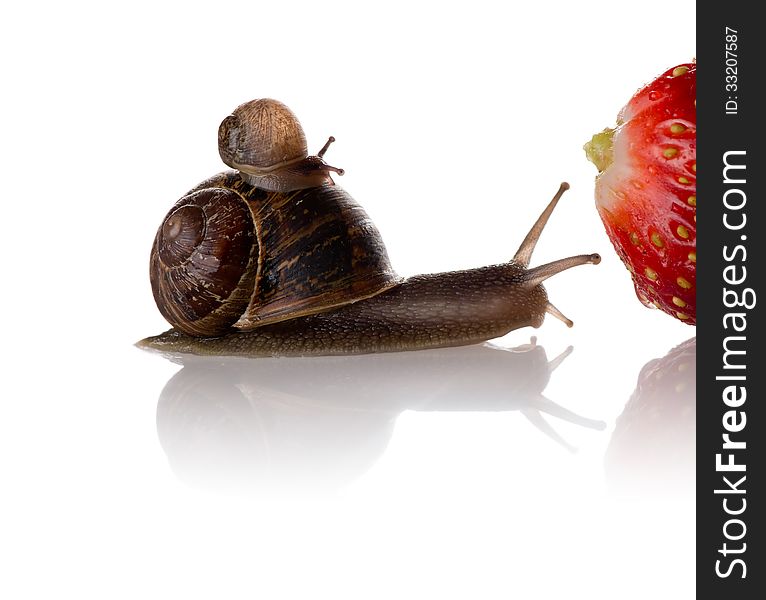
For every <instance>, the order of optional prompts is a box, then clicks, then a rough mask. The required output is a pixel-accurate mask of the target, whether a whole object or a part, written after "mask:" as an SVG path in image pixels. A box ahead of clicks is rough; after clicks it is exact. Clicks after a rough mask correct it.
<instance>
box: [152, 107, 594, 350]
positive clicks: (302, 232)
mask: <svg viewBox="0 0 766 600" xmlns="http://www.w3.org/2000/svg"><path fill="white" fill-rule="evenodd" d="M272 102H273V103H275V104H274V106H275V108H274V110H273V111H272V112H273V113H275V114H276V116H274V114H272V113H270V112H269V111H268V110H266V109H265V108H264V107H263V106H262V104H264V103H265V104H269V103H272ZM251 104H258V106H257V107H256V108H257V110H256V109H253V107H252V106H249V105H251ZM243 107H245V108H244V109H243ZM243 107H240V108H238V109H237V110H236V111H235V113H234V118H233V119H232V117H227V119H225V120H224V122H223V123H222V124H221V128H220V129H219V150H220V152H221V156H222V158H223V159H224V162H227V164H230V165H235V166H236V168H237V169H238V170H237V171H227V172H224V173H220V174H218V175H216V176H214V177H211V178H210V179H208V180H206V181H204V182H203V183H201V184H200V185H198V186H197V187H195V188H194V189H192V190H190V191H189V192H188V193H187V194H186V195H185V196H184V197H183V198H181V200H179V201H178V202H177V203H176V205H175V206H174V207H173V208H172V209H171V211H170V212H169V213H168V216H167V217H166V218H165V220H164V221H163V223H162V225H161V226H160V228H159V230H158V232H157V236H156V238H155V242H154V246H153V248H152V253H151V260H150V278H151V283H152V291H153V293H154V297H155V301H156V302H157V306H158V307H159V309H160V312H161V313H162V314H163V316H164V317H165V318H166V319H167V320H168V321H169V322H170V323H171V324H172V325H173V329H171V330H170V331H168V332H165V333H163V334H161V335H159V336H156V337H152V338H147V339H146V340H143V341H142V342H140V343H139V345H141V346H143V347H149V348H154V349H158V350H163V351H167V352H183V353H192V354H211V355H241V356H304V355H337V354H363V353H372V352H390V351H399V350H417V349H425V348H438V347H447V346H460V345H467V344H474V343H479V342H482V341H486V340H489V339H492V338H496V337H500V336H502V335H505V334H506V333H508V332H509V331H511V330H514V329H518V328H520V327H526V326H531V327H539V326H540V325H541V324H542V322H543V320H544V317H545V315H546V313H547V314H552V315H554V316H556V317H557V318H559V319H561V320H562V321H564V322H565V323H567V325H570V326H571V324H572V323H571V321H569V319H567V318H566V317H564V316H563V315H562V314H561V313H560V312H559V311H558V310H557V309H556V308H555V307H554V306H553V305H552V304H551V303H550V302H549V301H548V297H547V293H546V291H545V289H544V287H543V285H542V283H543V281H545V280H546V279H547V278H549V277H551V276H552V275H555V274H556V273H559V272H561V271H564V270H566V269H569V268H571V267H574V266H577V265H581V264H587V263H591V264H595V263H598V262H599V260H600V258H599V256H598V255H597V254H583V255H578V256H572V257H569V258H565V259H561V260H558V261H554V262H552V263H549V264H547V265H543V266H539V267H535V268H529V261H530V258H531V255H532V251H533V250H534V247H535V245H536V243H537V240H538V238H539V237H540V234H541V232H542V230H543V228H544V226H545V224H546V222H547V220H548V218H549V217H550V215H551V213H552V211H553V209H554V207H555V206H556V204H557V202H558V201H559V199H560V198H561V195H562V194H563V192H564V191H565V190H566V189H568V185H567V184H562V185H561V187H560V189H559V191H558V192H557V193H556V195H555V196H554V197H553V199H552V200H551V202H550V203H549V205H548V206H547V207H546V209H545V210H544V211H543V213H542V214H541V216H540V217H539V219H538V220H537V222H536V223H535V225H534V226H533V227H532V229H531V231H530V232H529V234H528V235H527V236H526V238H525V239H524V241H523V242H522V244H521V246H520V247H519V249H518V251H517V252H516V254H515V256H514V258H513V259H512V260H510V261H509V262H507V263H502V264H499V265H494V266H487V267H481V268H477V269H470V270H463V271H452V272H446V273H436V274H428V275H418V276H414V277H410V278H407V279H403V278H400V277H398V276H397V275H396V273H395V271H394V270H393V268H392V267H391V265H390V262H389V258H388V254H387V252H386V249H385V245H384V243H383V240H382V238H381V236H380V234H379V232H378V230H377V228H376V227H375V225H374V223H372V221H371V220H370V218H369V216H367V214H366V213H365V211H364V210H363V209H362V208H361V206H359V205H358V204H357V203H356V202H355V201H354V200H353V198H351V196H350V195H349V194H348V193H346V192H345V191H344V190H342V189H341V188H340V187H339V186H336V185H335V184H334V182H333V181H332V179H331V177H330V173H332V172H334V173H338V174H342V170H340V169H337V168H335V167H330V166H328V165H326V163H324V160H323V157H322V155H323V154H324V151H325V150H326V149H327V147H328V145H329V143H330V142H329V141H328V144H326V145H325V147H324V148H322V151H321V152H320V153H319V154H318V155H317V156H314V157H308V156H304V157H303V158H301V157H300V156H294V155H300V154H302V153H303V151H304V150H303V149H304V148H305V136H303V132H302V129H301V128H300V124H297V120H295V124H284V123H282V121H281V119H283V118H286V117H285V115H286V114H287V113H285V110H283V108H284V109H286V107H284V105H282V104H281V103H276V101H269V100H258V101H254V102H253V103H247V104H246V105H243ZM287 110H288V112H289V109H287ZM253 115H256V117H257V119H260V121H259V128H260V129H265V130H268V131H269V135H266V136H265V137H266V138H267V142H266V143H263V144H261V146H260V147H261V150H263V148H266V149H267V150H269V152H267V154H269V156H270V158H269V160H270V161H272V162H273V161H278V164H277V166H276V167H275V168H273V169H272V170H269V169H270V167H269V165H268V164H266V165H265V167H263V166H262V164H263V163H264V161H263V160H261V158H259V157H260V154H259V153H256V152H251V149H252V147H254V146H256V145H257V144H256V143H255V141H254V140H255V139H256V138H257V137H258V136H253V135H252V133H251V130H253V131H254V130H256V129H258V128H255V127H250V126H248V125H247V122H248V120H249V119H252V118H254V117H253ZM264 115H266V116H265V117H264ZM289 115H292V113H289ZM289 115H288V116H289ZM293 117H294V116H293ZM262 121H266V122H272V121H275V122H277V123H282V124H281V125H278V126H277V127H276V129H279V131H282V132H283V133H286V134H287V135H288V137H289V136H292V137H293V138H296V137H297V138H298V141H297V142H295V140H293V141H292V142H285V143H284V148H285V150H280V149H277V150H275V149H274V145H275V144H278V143H281V142H278V140H276V137H279V136H276V137H275V136H274V135H272V134H273V131H271V130H269V129H268V127H266V126H264V125H263V123H262ZM296 124H297V125H296ZM269 136H271V137H269ZM260 138H264V135H261V136H260ZM301 138H302V139H303V141H301ZM332 139H333V138H330V141H332ZM295 148H297V149H298V150H297V151H294V149H295ZM231 157H236V160H234V159H232V158H231ZM245 162H246V163H247V164H245ZM254 162H259V165H258V167H257V168H255V167H251V166H250V163H254ZM266 162H268V161H266ZM264 169H265V170H264ZM270 174H271V175H270ZM274 174H276V176H273V175H274ZM264 181H265V182H266V183H265V184H264ZM316 181H319V183H318V184H316V185H314V183H316ZM309 184H311V185H309ZM275 188H278V189H275Z"/></svg>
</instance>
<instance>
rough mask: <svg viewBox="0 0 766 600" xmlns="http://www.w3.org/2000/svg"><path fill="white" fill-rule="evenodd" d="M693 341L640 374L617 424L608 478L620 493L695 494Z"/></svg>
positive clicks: (610, 448) (695, 429)
mask: <svg viewBox="0 0 766 600" xmlns="http://www.w3.org/2000/svg"><path fill="white" fill-rule="evenodd" d="M696 360H697V339H696V338H691V339H690V340H687V341H685V342H684V343H683V344H680V345H678V346H676V347H675V348H673V349H672V350H671V351H670V352H668V354H667V355H666V356H664V357H663V358H660V359H657V358H656V359H653V360H650V361H649V362H648V363H646V364H645V365H644V367H643V368H642V369H641V373H640V374H639V376H638V382H637V384H636V389H635V391H634V392H633V394H632V395H631V397H630V400H628V403H627V404H626V405H625V409H624V410H623V412H622V414H621V415H620V417H619V418H618V419H617V424H616V426H615V430H614V433H613V434H612V440H611V442H610V444H609V448H608V450H607V453H606V465H605V466H606V477H607V481H608V483H609V485H610V487H611V488H612V489H613V490H614V491H615V492H618V493H625V494H629V495H633V494H638V495H643V494H646V493H647V492H655V491H656V492H660V493H663V494H666V493H669V492H672V493H683V494H685V493H694V489H695V486H694V482H695V474H696V468H695V457H696V454H695V452H696V432H697V427H696V424H697V419H696V416H697V382H696V376H697V364H696Z"/></svg>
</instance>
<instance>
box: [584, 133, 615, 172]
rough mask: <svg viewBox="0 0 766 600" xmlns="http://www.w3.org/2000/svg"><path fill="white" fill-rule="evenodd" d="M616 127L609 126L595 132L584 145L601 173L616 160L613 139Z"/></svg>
mask: <svg viewBox="0 0 766 600" xmlns="http://www.w3.org/2000/svg"><path fill="white" fill-rule="evenodd" d="M614 132H615V130H614V129H610V128H609V127H607V128H606V129H604V131H601V132H599V133H597V134H595V135H594V136H593V137H592V138H591V140H590V141H589V142H588V143H586V144H585V146H583V149H584V150H585V156H587V157H588V160H589V161H590V162H592V163H593V164H594V165H596V168H597V169H598V172H599V173H603V172H604V171H606V169H607V168H608V167H609V165H611V164H612V160H614V151H613V139H614Z"/></svg>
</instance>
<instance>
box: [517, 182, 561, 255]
mask: <svg viewBox="0 0 766 600" xmlns="http://www.w3.org/2000/svg"><path fill="white" fill-rule="evenodd" d="M568 189H569V184H568V183H567V182H566V181H564V182H562V183H561V185H560V186H559V189H558V191H557V192H556V194H555V195H554V196H553V199H552V200H551V201H550V202H549V203H548V206H546V207H545V210H544V211H543V212H542V214H541V215H540V216H539V217H538V218H537V221H535V224H534V225H532V229H530V230H529V233H528V234H527V237H525V238H524V241H523V242H521V246H519V249H518V250H516V254H514V256H513V261H514V262H516V263H518V264H519V265H521V266H522V267H528V266H529V260H530V259H531V258H532V252H534V250H535V246H536V245H537V242H538V240H539V239H540V234H541V233H542V232H543V229H544V228H545V225H546V223H548V219H549V218H550V216H551V214H552V213H553V209H554V208H556V205H557V204H558V202H559V200H560V199H561V196H563V195H564V192H566V191H567V190H568Z"/></svg>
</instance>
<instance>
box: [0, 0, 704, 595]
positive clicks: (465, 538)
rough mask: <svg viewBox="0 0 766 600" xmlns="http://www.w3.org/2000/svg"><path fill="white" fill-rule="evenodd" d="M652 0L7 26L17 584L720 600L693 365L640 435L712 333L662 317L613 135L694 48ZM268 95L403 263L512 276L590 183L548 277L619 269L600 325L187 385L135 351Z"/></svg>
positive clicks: (412, 268) (154, 591)
mask: <svg viewBox="0 0 766 600" xmlns="http://www.w3.org/2000/svg"><path fill="white" fill-rule="evenodd" d="M642 6H643V7H644V8H643V9H642V11H640V12H633V11H631V12H630V13H629V14H628V12H627V10H628V8H629V7H628V6H627V5H626V6H625V7H624V10H625V11H626V12H625V13H621V12H620V11H621V5H619V4H618V5H615V3H613V2H586V3H574V4H573V3H564V2H555V3H537V4H534V5H532V6H529V7H526V8H513V9H511V8H508V9H506V11H505V12H503V11H500V10H499V9H498V8H497V7H496V6H495V4H494V3H484V2H473V3H470V5H445V4H440V5H438V8H437V7H436V5H435V6H434V7H433V8H429V9H425V8H420V6H419V5H416V4H414V3H404V4H397V3H393V4H391V3H389V4H388V5H386V8H385V9H384V8H382V7H381V8H379V9H375V10H374V11H372V10H371V9H369V8H363V7H362V6H361V5H352V4H349V5H342V4H341V3H335V2H323V3H302V2H294V3H290V4H289V5H284V4H277V3H272V4H270V5H269V6H259V5H256V4H254V3H242V5H240V6H235V5H230V4H228V3H225V2H221V3H216V4H215V6H213V5H211V6H210V7H207V8H204V9H203V8H199V7H194V6H189V5H186V4H184V5H181V4H178V5H164V4H163V5H160V4H158V3H141V2H138V3H135V4H133V5H131V7H130V8H127V7H126V8H125V9H124V12H123V10H122V9H121V10H120V11H118V10H117V9H116V8H110V7H106V6H105V5H101V4H96V3H93V4H88V3H83V2H80V3H78V2H75V3H68V4H53V3H41V4H39V5H32V4H28V5H25V8H19V7H14V8H10V9H8V8H3V9H2V12H3V18H2V19H0V23H2V25H0V27H1V28H2V35H1V36H0V49H2V51H3V54H4V56H6V57H7V58H8V59H9V60H8V61H7V62H5V63H4V67H3V71H4V75H3V78H4V80H5V82H6V85H4V88H5V92H4V93H3V96H2V98H0V103H1V106H2V111H1V112H0V119H1V125H2V139H3V142H2V146H1V147H0V148H1V152H2V155H1V156H0V158H1V159H2V164H3V165H4V168H3V173H4V175H3V180H4V192H3V198H4V202H3V204H4V218H3V223H4V225H5V227H4V242H5V243H4V249H5V250H4V253H3V256H4V258H5V260H4V268H3V269H4V278H3V294H2V298H1V299H0V302H2V310H3V314H4V315H5V318H4V320H3V339H4V341H5V344H4V348H5V350H4V352H3V358H4V360H3V362H4V365H5V366H4V369H3V379H2V384H0V385H1V386H2V400H0V456H1V457H2V458H0V480H1V481H2V482H3V490H4V491H3V492H2V496H1V498H2V500H0V565H2V572H3V574H2V576H1V577H0V597H3V598H14V599H17V598H18V599H22V598H35V599H36V598H62V597H64V598H69V597H71V598H138V597H140V598H175V597H184V598H227V599H228V598H252V597H261V598H269V599H271V598H275V599H282V598H290V599H293V598H301V599H303V598H334V599H335V598H365V599H367V598H387V599H388V598H418V599H421V598H469V597H470V598H507V597H509V596H515V597H519V598H553V597H567V598H587V599H588V600H594V599H597V598H642V599H643V598H646V597H648V596H651V597H660V598H665V597H667V598H671V597H672V598H677V599H681V598H691V597H693V594H694V581H693V580H694V564H693V563H694V552H695V534H694V517H695V515H694V489H693V487H694V478H693V470H694V459H693V448H694V417H695V411H694V406H695V403H694V389H693V369H691V370H689V369H688V368H687V369H686V370H684V368H681V369H680V370H679V364H680V363H678V362H675V363H673V364H672V365H671V366H670V367H669V369H671V371H670V372H672V376H669V377H666V378H664V379H663V381H665V382H667V383H666V384H665V386H666V387H665V388H663V387H662V386H661V385H660V383H657V382H655V383H652V384H651V386H650V387H647V386H644V387H642V390H645V393H643V394H642V395H641V397H640V398H638V399H635V398H634V400H635V401H633V402H632V403H631V406H632V407H633V408H632V410H631V411H630V414H631V415H632V417H631V419H630V421H628V420H627V419H623V420H621V421H619V422H618V420H617V419H618V417H619V416H620V415H621V414H622V413H623V410H624V409H625V407H626V404H627V403H628V401H629V399H630V398H631V395H632V394H633V393H634V390H635V389H636V385H637V379H638V377H639V373H640V372H641V370H642V368H643V367H644V365H645V364H647V363H648V362H649V361H650V360H652V359H655V358H661V357H663V356H665V355H666V354H667V353H668V352H669V351H670V350H671V349H672V348H673V347H674V346H676V345H677V344H680V343H682V342H684V341H685V340H687V339H689V338H691V337H693V336H694V329H693V328H691V327H688V326H685V325H683V324H680V323H677V322H674V321H673V320H672V319H670V318H669V317H666V316H664V315H661V314H659V313H657V312H656V311H650V310H648V309H645V308H644V307H642V306H641V305H640V303H639V302H638V301H637V300H636V298H635V295H634V292H633V290H632V286H631V284H630V280H629V277H628V274H627V272H626V271H625V269H624V268H623V267H622V265H621V264H620V263H619V261H618V259H617V257H616V255H615V254H614V253H613V251H612V250H611V248H610V247H609V242H608V240H607V239H606V237H605V235H604V234H603V230H602V227H601V224H600V222H599V220H598V216H597V214H596V212H595V209H594V208H593V201H592V187H593V186H592V181H593V177H594V175H595V169H594V168H593V167H592V165H590V164H589V163H588V162H587V161H586V160H585V158H584V155H583V152H582V150H581V147H582V144H583V143H584V142H585V141H587V139H589V137H590V135H591V134H592V133H593V132H595V131H598V130H600V129H601V128H603V127H605V126H607V125H611V124H612V123H613V119H614V116H615V115H616V113H617V110H618V109H619V108H620V107H621V106H622V105H623V104H624V103H625V102H626V101H627V99H628V98H629V97H630V95H631V94H632V92H633V91H634V90H635V89H636V88H637V87H639V86H640V85H641V84H642V83H643V82H644V81H646V80H649V79H650V78H651V77H653V76H655V75H657V74H658V73H660V72H661V71H662V70H664V69H665V68H667V67H669V66H671V65H672V64H675V63H679V62H683V61H686V60H688V59H689V58H691V56H692V55H693V54H694V44H695V40H694V17H695V10H694V4H693V3H691V2H681V3H673V4H672V5H671V4H668V3H664V2H656V1H654V0H650V1H648V2H644V3H643V4H642ZM660 29H662V32H660V31H659V30H660ZM649 31H653V33H648V32H649ZM666 33H667V35H666ZM648 39H651V40H652V41H651V42H648V41H647V40H648ZM658 40H659V41H658ZM257 96H273V97H277V98H279V99H281V100H283V101H284V102H286V103H287V104H288V105H289V106H291V108H293V110H294V111H295V112H296V113H297V114H298V115H299V117H300V118H301V120H302V122H303V124H304V127H305V129H306V133H307V136H308V138H309V145H310V147H312V148H316V149H318V148H319V147H320V146H321V144H322V143H323V142H324V140H325V139H326V136H327V135H330V134H332V135H334V136H335V137H336V138H337V139H338V142H337V143H336V144H335V145H333V147H332V149H331V150H330V154H328V160H330V158H331V160H330V162H331V163H332V164H336V165H338V166H341V167H343V168H345V169H346V175H345V176H344V177H343V178H341V179H339V180H338V183H339V184H341V185H343V186H344V187H345V188H346V189H347V190H348V191H349V192H351V193H352V194H353V195H354V196H355V197H356V198H357V199H358V200H359V201H360V202H361V203H362V204H363V205H364V206H365V207H366V208H367V210H368V212H369V213H370V214H371V215H372V216H373V218H374V219H375V220H376V222H377V223H378V225H379V227H380V229H381V231H382V233H383V236H384V238H385V240H386V242H387V245H388V248H389V252H390V255H391V258H392V262H393V263H394V265H395V266H396V267H397V268H398V269H399V271H400V273H401V274H402V275H410V274H414V273H417V272H423V271H440V270H449V269H458V268H469V267H472V266H478V265H481V264H489V263H495V262H500V261H503V260H506V259H507V258H509V257H510V256H511V255H512V254H513V252H514V251H515V249H516V247H517V246H518V244H519V243H520V241H521V239H522V238H523V237H524V235H525V234H526V231H527V229H528V228H529V226H530V225H531V224H532V222H533V221H534V219H535V218H536V217H537V214H538V213H539V212H540V210H541V209H542V207H543V206H544V205H545V203H546V202H547V200H548V199H549V198H550V196H551V195H552V194H553V192H554V191H555V190H556V188H557V186H558V183H559V182H560V181H561V180H567V181H569V183H570V184H571V185H572V189H571V191H569V192H568V193H567V195H565V197H564V199H563V200H562V203H561V205H560V206H559V208H558V209H557V211H556V213H554V215H553V217H552V219H551V222H550V223H549V225H548V228H547V229H546V231H545V233H544V234H543V237H542V239H541V241H540V245H539V247H538V249H537V251H536V253H535V256H534V258H533V261H532V263H533V264H542V263H544V262H547V261H550V260H554V259H556V258H560V257H562V256H566V255H570V254H578V253H582V252H594V251H595V252H600V253H601V254H602V255H603V257H604V260H603V262H602V264H601V265H599V266H597V267H590V266H588V267H578V268H577V269H574V270H572V271H569V272H567V273H565V274H561V275H559V276H557V277H555V278H554V279H552V280H551V281H550V282H549V283H548V284H546V287H547V289H548V291H549V294H550V297H551V300H552V301H553V303H554V304H556V305H557V306H558V307H559V308H560V309H561V310H562V311H563V312H564V313H565V314H566V315H567V316H568V317H570V318H572V319H573V320H574V321H575V326H574V327H573V328H572V329H567V328H566V327H565V326H564V325H563V324H562V323H560V322H558V321H556V320H555V319H551V318H549V319H548V320H547V321H546V322H545V324H544V325H543V327H541V328H540V329H538V330H530V329H528V330H520V331H516V332H512V333H511V334H509V335H508V336H506V337H505V338H502V339H500V340H495V341H494V344H497V345H500V346H502V347H504V348H513V347H519V346H525V345H528V344H529V343H530V337H531V336H536V338H537V340H536V347H535V348H529V347H525V348H522V349H521V350H517V351H515V352H508V351H506V350H502V349H497V348H495V349H493V348H489V347H472V348H464V349H450V350H444V351H434V352H421V353H412V354H406V355H405V354H400V355H390V356H383V357H375V356H372V357H357V358H349V359H342V358H338V359H290V360H288V359H281V360H277V359H274V360H268V361H257V362H255V363H248V362H246V361H226V364H220V363H221V361H217V360H207V361H203V360H194V361H188V362H187V363H186V364H185V365H184V366H183V369H181V368H180V366H179V365H178V364H174V363H173V362H170V361H168V360H166V359H165V358H163V357H161V356H158V355H154V354H150V353H146V352H142V351H139V350H138V349H136V348H134V347H133V346H132V344H133V343H134V342H135V341H137V340H138V339H139V338H141V337H144V336H146V335H150V334H153V333H157V332H159V331H161V330H162V329H163V328H165V325H164V322H163V320H162V318H161V317H160V315H159V314H158V313H157V312H156V309H155V307H154V305H153V302H152V299H151V292H150V289H149V285H148V278H147V273H146V271H147V259H148V251H149V247H150V245H151V241H152V238H153V236H154V233H155V230H156V227H157V226H158V224H159V222H160V220H161V218H162V216H163V215H164V214H165V212H166V211H167V210H168V208H169V207H170V206H171V205H172V203H173V202H174V201H175V199H176V198H178V197H179V196H180V195H182V194H183V193H184V192H185V191H186V189H188V188H189V187H191V186H192V185H194V184H196V183H197V181H199V180H202V179H203V178H205V177H207V176H208V175H210V174H212V173H215V172H216V171H217V170H220V169H221V165H220V164H219V161H218V157H217V153H216V149H215V133H216V128H217V125H218V123H219V122H220V120H221V119H222V118H223V117H224V116H225V115H226V114H228V111H230V110H231V109H232V108H233V107H234V106H236V105H237V104H238V103H240V102H242V101H244V100H247V99H249V98H251V97H257ZM330 155H331V156H330ZM570 346H571V347H572V348H573V350H572V352H571V355H569V356H567V357H566V358H564V360H563V361H562V362H561V364H560V365H558V367H557V368H556V369H555V371H553V372H552V373H550V378H549V379H548V375H547V373H546V370H545V368H544V360H543V359H544V358H545V357H546V356H547V359H548V360H554V359H555V357H557V356H560V355H562V354H565V353H566V352H567V349H568V347H570ZM687 352H689V350H688V349H687ZM687 357H688V355H687ZM682 362H683V361H682ZM691 363H692V361H691V359H689V360H686V361H685V364H691ZM656 368H657V366H656V365H654V366H653V367H650V369H649V370H651V371H652V372H653V373H656V372H657V371H656V370H655V369H656ZM647 372H648V371H647ZM654 379H656V377H655V378H654ZM652 386H654V387H652ZM647 389H648V391H646V390H647ZM546 399H548V400H546ZM553 403H555V405H554V404H553ZM556 406H558V407H560V408H556ZM551 411H552V412H553V414H550V413H551ZM565 411H571V412H572V413H574V415H581V416H582V417H584V418H585V419H586V420H581V419H578V418H577V417H576V416H574V415H573V414H570V413H567V412H565ZM562 417H563V418H562ZM567 417H569V420H568V419H567ZM541 419H542V420H543V421H541ZM587 419H589V420H587ZM571 420H574V421H575V422H571ZM599 422H602V423H603V428H601V429H600V428H599V427H600V425H599ZM545 423H547V425H546V424H545ZM547 428H551V429H552V431H545V430H546V429H547ZM613 440H614V441H613ZM610 444H611V445H610Z"/></svg>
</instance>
